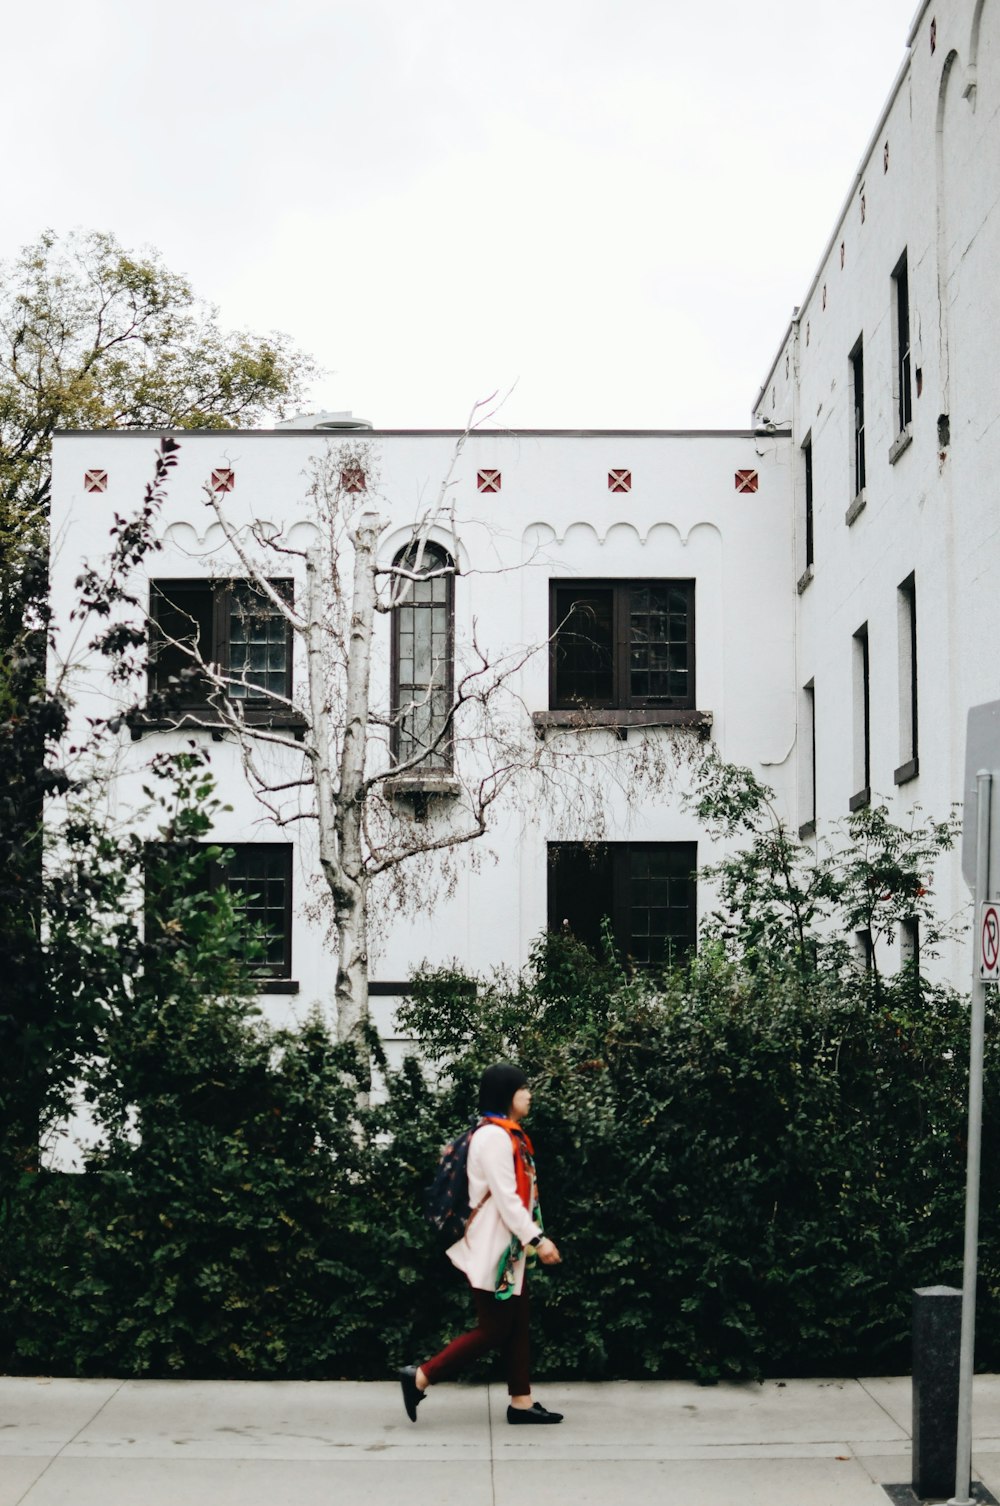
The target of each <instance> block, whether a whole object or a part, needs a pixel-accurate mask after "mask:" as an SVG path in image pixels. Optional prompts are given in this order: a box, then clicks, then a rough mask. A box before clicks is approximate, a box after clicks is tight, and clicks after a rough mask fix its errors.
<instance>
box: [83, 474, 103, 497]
mask: <svg viewBox="0 0 1000 1506" xmlns="http://www.w3.org/2000/svg"><path fill="white" fill-rule="evenodd" d="M83 489H84V491H85V492H106V491H107V489H108V473H107V471H84V473H83Z"/></svg>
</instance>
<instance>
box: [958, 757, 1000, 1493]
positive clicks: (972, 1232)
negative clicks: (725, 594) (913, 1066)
mask: <svg viewBox="0 0 1000 1506" xmlns="http://www.w3.org/2000/svg"><path fill="white" fill-rule="evenodd" d="M992 786H993V778H992V775H991V774H989V773H987V771H986V770H985V769H980V770H979V771H978V772H977V774H976V816H977V820H976V892H975V900H974V906H973V916H974V920H973V924H972V932H973V948H972V955H973V961H972V1018H971V1021H970V1031H969V1035H970V1039H969V1149H968V1158H967V1161H966V1180H965V1261H964V1266H963V1277H962V1341H961V1350H960V1354H959V1378H958V1441H957V1446H956V1449H955V1494H954V1495H953V1496H952V1498H951V1500H950V1502H949V1503H948V1506H975V1503H974V1501H973V1499H972V1496H971V1495H970V1493H969V1491H970V1479H971V1475H972V1375H973V1369H974V1365H975V1350H976V1265H977V1258H978V1253H979V1169H980V1162H981V1159H982V1139H983V1035H984V1023H985V1016H986V985H985V983H984V982H983V980H982V978H980V976H979V959H980V953H981V950H982V938H981V936H980V934H979V932H980V925H981V921H980V906H981V905H983V904H984V903H985V901H986V900H987V899H989V896H990V796H991V794H992Z"/></svg>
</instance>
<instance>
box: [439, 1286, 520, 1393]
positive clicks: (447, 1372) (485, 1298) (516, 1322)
mask: <svg viewBox="0 0 1000 1506" xmlns="http://www.w3.org/2000/svg"><path fill="white" fill-rule="evenodd" d="M472 1300H473V1302H475V1304H476V1318H477V1320H478V1321H477V1324H476V1327H475V1328H473V1329H470V1331H469V1332H468V1333H463V1334H462V1335H460V1337H459V1338H457V1339H452V1341H451V1343H450V1344H447V1345H446V1346H445V1348H444V1349H442V1350H441V1353H440V1354H436V1355H435V1356H434V1358H433V1359H432V1360H424V1362H423V1364H422V1365H421V1367H420V1368H421V1370H422V1371H423V1372H424V1374H425V1375H426V1377H427V1379H428V1380H429V1381H430V1383H431V1385H432V1386H433V1385H436V1384H437V1382H438V1381H443V1380H451V1378H452V1376H453V1375H457V1374H458V1372H459V1370H464V1368H465V1366H466V1365H471V1364H472V1361H473V1360H475V1359H478V1358H479V1356H480V1355H481V1354H486V1353H488V1351H489V1350H491V1349H498V1350H499V1351H500V1357H501V1359H502V1360H503V1366H504V1374H505V1377H506V1381H507V1390H508V1391H509V1392H510V1394H511V1396H529V1395H530V1394H531V1376H530V1374H529V1369H528V1366H529V1360H530V1354H529V1346H528V1286H527V1282H525V1284H524V1286H523V1287H522V1288H521V1295H520V1296H519V1297H508V1298H507V1300H506V1302H498V1301H497V1299H496V1297H495V1296H494V1295H493V1293H492V1292H484V1291H480V1290H479V1288H478V1287H475V1286H474V1287H473V1288H472Z"/></svg>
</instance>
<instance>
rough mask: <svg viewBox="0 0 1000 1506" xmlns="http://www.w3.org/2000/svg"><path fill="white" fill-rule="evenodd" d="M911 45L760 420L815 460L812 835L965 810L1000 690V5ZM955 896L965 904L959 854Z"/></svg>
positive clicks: (804, 584)
mask: <svg viewBox="0 0 1000 1506" xmlns="http://www.w3.org/2000/svg"><path fill="white" fill-rule="evenodd" d="M908 44H909V45H908V54H907V57H906V60H905V62H904V64H903V66H902V68H901V69H900V72H899V74H898V76H897V78H896V81H895V83H894V85H893V88H892V91H891V94H890V97H889V100H888V102H887V104H886V106H885V109H884V111H883V113H882V116H881V118H880V119H879V121H878V122H877V124H876V127H875V130H874V131H873V133H872V136H871V140H870V143H869V146H868V149H867V151H866V153H865V156H864V158H863V159H862V162H861V164H860V167H859V169H858V173H857V176H856V179H855V182H854V185H853V187H852V190H851V192H850V194H849V195H848V197H847V200H846V202H845V204H844V206H843V209H842V211H841V214H840V217H839V219H838V221H837V223H836V225H835V228H834V231H833V234H832V235H831V237H830V241H829V244H828V245H827V247H826V250H825V252H824V255H823V258H822V260H821V261H820V264H819V267H818V269H817V272H816V275H815V278H814V279H813V282H812V285H811V286H810V288H809V290H808V293H807V295H806V298H805V300H804V302H803V303H802V305H801V307H800V308H799V309H797V310H796V314H795V317H794V318H793V320H792V323H791V325H790V328H789V330H788V332H787V335H786V336H785V339H784V341H783V343H782V345H781V347H780V349H779V351H778V354H777V357H776V359H775V362H774V365H773V367H772V368H771V370H770V372H769V373H768V375H767V377H766V379H765V381H764V384H763V387H762V389H761V392H760V394H759V395H758V398H757V401H756V404H755V408H754V417H755V420H756V421H757V422H768V423H773V424H775V425H777V426H778V427H780V428H782V429H787V428H790V429H791V433H792V443H793V448H794V451H795V455H796V485H795V490H796V501H795V513H794V532H795V553H796V576H797V582H798V608H797V616H796V686H797V691H798V698H799V718H798V720H799V729H800V735H799V796H798V818H799V824H800V826H802V827H803V829H804V832H805V833H807V832H808V831H809V830H810V828H811V827H812V826H813V825H814V824H815V823H816V822H818V823H819V826H820V830H821V831H822V828H823V824H824V823H825V822H829V821H831V820H835V819H837V818H839V817H843V816H844V815H846V813H847V811H848V809H849V808H852V807H853V808H856V807H857V806H858V805H859V804H860V803H863V802H864V801H865V800H867V799H872V800H878V801H881V802H885V803H888V805H889V807H890V809H891V812H892V814H893V817H894V819H895V820H896V821H898V822H899V823H900V824H904V825H905V824H906V823H907V821H908V819H909V817H910V813H911V812H912V811H913V809H914V807H916V806H920V807H922V809H923V811H924V812H925V813H927V814H928V815H933V816H935V817H938V818H941V817H943V816H945V815H947V813H948V811H949V808H950V806H951V805H952V803H953V802H955V801H959V800H961V799H962V793H963V791H962V782H963V760H964V734H965V719H966V713H967V711H968V708H969V707H970V706H973V705H976V704H978V703H980V702H985V701H992V700H995V699H997V698H998V696H1000V670H998V667H997V660H996V656H995V654H994V653H993V651H992V647H991V646H992V644H994V643H995V642H996V632H997V625H998V590H1000V422H998V417H1000V382H998V369H997V353H996V352H997V335H998V331H1000V279H998V268H1000V5H997V4H996V0H944V3H939V4H936V5H934V4H929V3H928V4H923V5H921V6H920V8H919V10H918V12H917V15H916V17H915V19H914V22H913V25H912V27H911V32H910V36H909V38H908ZM937 891H938V899H939V905H940V909H941V912H942V913H943V914H945V915H948V916H952V915H960V914H961V913H962V912H963V911H964V910H965V909H966V907H967V905H968V900H969V893H968V889H967V888H966V886H965V885H964V883H963V881H962V877H961V873H960V869H959V864H958V860H957V857H956V859H955V861H954V862H952V863H951V864H950V865H943V866H942V869H941V872H940V873H939V875H938V879H937ZM915 940H916V938H915V937H913V936H909V937H907V936H904V937H903V938H902V941H903V945H904V947H907V946H911V947H912V945H913V944H914V941H915ZM885 960H886V961H887V962H891V961H892V960H893V959H890V958H886V959H885ZM946 965H947V968H948V970H949V971H950V973H951V975H952V976H953V977H954V978H956V980H957V979H960V978H962V977H964V976H966V975H967V967H968V963H967V961H966V960H965V954H964V951H960V952H956V953H955V954H954V955H953V956H951V957H950V958H949V959H947V964H946Z"/></svg>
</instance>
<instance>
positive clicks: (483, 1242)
mask: <svg viewBox="0 0 1000 1506" xmlns="http://www.w3.org/2000/svg"><path fill="white" fill-rule="evenodd" d="M468 1171H469V1206H470V1208H475V1207H476V1205H477V1203H479V1202H480V1200H481V1199H482V1198H483V1197H484V1196H485V1193H486V1191H487V1189H489V1193H490V1196H489V1197H488V1198H487V1200H486V1202H485V1203H484V1204H483V1206H482V1207H481V1208H480V1210H479V1212H478V1213H477V1214H476V1216H475V1218H474V1219H473V1220H472V1223H471V1224H470V1226H469V1229H468V1232H467V1233H466V1235H465V1237H464V1239H460V1240H459V1241H458V1243H457V1244H454V1245H452V1246H451V1248H450V1249H449V1250H448V1252H447V1253H448V1259H449V1260H450V1261H451V1263H452V1265H454V1266H457V1267H458V1269H459V1270H460V1271H464V1273H465V1275H466V1277H467V1278H468V1281H469V1284H470V1286H475V1287H478V1288H479V1289H480V1290H481V1291H486V1292H492V1291H493V1290H494V1288H495V1285H496V1276H497V1266H498V1265H499V1264H500V1258H501V1256H502V1255H503V1252H504V1251H505V1250H506V1248H507V1246H508V1245H509V1244H510V1239H511V1235H512V1234H513V1235H516V1237H517V1238H518V1239H519V1240H520V1241H521V1245H522V1247H523V1246H526V1245H528V1244H529V1243H530V1242H531V1240H533V1239H534V1238H535V1236H536V1235H537V1233H538V1225H537V1224H536V1223H535V1221H534V1219H533V1218H532V1217H531V1214H530V1213H529V1212H528V1210H527V1208H526V1207H525V1206H524V1204H523V1203H522V1202H521V1199H520V1198H519V1197H518V1195H517V1177H516V1175H515V1171H514V1147H513V1145H512V1143H511V1138H510V1135H509V1133H508V1132H507V1130H505V1129H503V1128H502V1126H501V1125H499V1124H483V1125H480V1127H479V1129H477V1130H476V1132H475V1134H474V1135H473V1137H472V1140H471V1141H470V1143H469V1161H468ZM524 1267H525V1255H524V1252H523V1248H522V1253H521V1258H520V1260H518V1262H517V1264H516V1266H515V1267H514V1291H515V1293H517V1294H518V1295H520V1292H521V1289H522V1287H523V1286H524Z"/></svg>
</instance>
